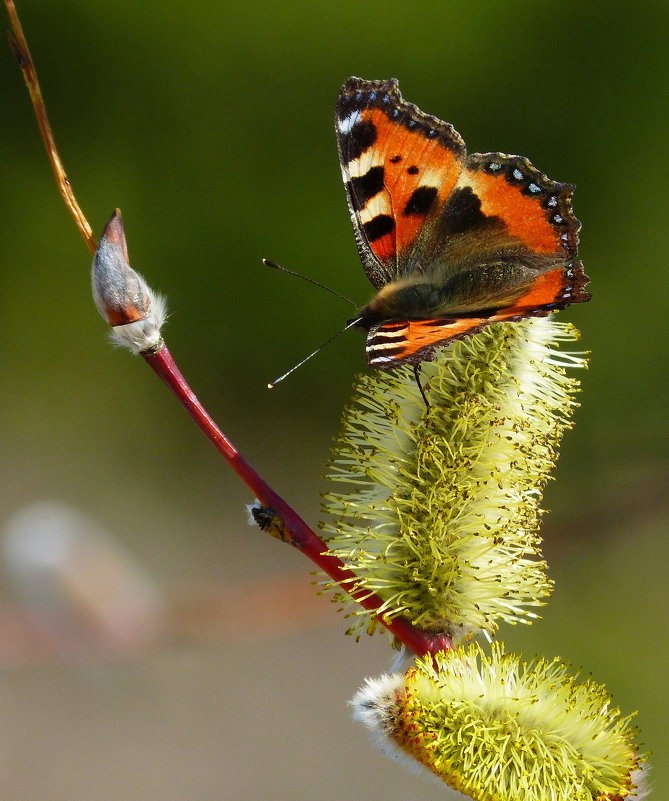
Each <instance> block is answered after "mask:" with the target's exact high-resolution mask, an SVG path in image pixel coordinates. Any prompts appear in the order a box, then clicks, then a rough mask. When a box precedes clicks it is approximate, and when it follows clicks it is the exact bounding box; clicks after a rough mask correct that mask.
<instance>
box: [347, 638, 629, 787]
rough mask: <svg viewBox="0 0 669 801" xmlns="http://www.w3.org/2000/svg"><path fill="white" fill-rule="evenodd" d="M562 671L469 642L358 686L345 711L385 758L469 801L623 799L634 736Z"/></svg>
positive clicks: (595, 689) (601, 696) (591, 687)
mask: <svg viewBox="0 0 669 801" xmlns="http://www.w3.org/2000/svg"><path fill="white" fill-rule="evenodd" d="M567 670H568V669H567V666H566V665H565V664H564V663H563V662H561V661H560V660H559V659H554V660H547V659H536V660H534V661H532V662H528V663H525V662H522V661H521V659H520V657H518V656H515V655H514V654H507V653H504V649H503V647H502V646H501V645H493V647H492V654H491V655H490V656H486V655H485V654H484V653H483V652H482V650H481V648H480V646H479V645H474V644H472V645H469V646H467V647H465V648H458V649H452V650H450V651H447V652H439V653H438V654H436V656H435V657H434V658H433V657H431V656H428V657H425V658H423V659H418V660H417V661H416V663H415V666H414V667H413V668H411V669H409V670H408V671H407V673H406V674H404V675H402V674H399V673H398V674H394V675H391V676H387V675H386V676H381V677H379V678H378V679H368V680H367V683H366V685H365V686H364V687H363V688H362V689H361V690H359V691H358V693H357V695H356V696H355V698H354V699H353V700H352V701H351V705H352V706H353V710H354V717H355V718H356V719H358V720H360V721H362V722H363V723H364V724H365V725H366V726H367V727H368V728H369V729H370V732H371V733H372V735H373V737H374V738H375V739H377V740H378V742H379V745H380V746H381V748H382V750H383V751H384V752H386V753H387V754H388V755H389V756H394V757H396V758H399V759H402V761H406V762H407V763H408V764H409V765H410V766H411V767H414V768H416V769H417V770H420V766H421V765H422V766H424V767H425V768H427V769H428V770H429V771H431V772H432V773H434V774H436V775H437V776H438V777H439V778H440V779H442V780H443V781H444V782H446V784H448V785H450V786H451V787H453V788H454V789H456V790H459V791H460V792H462V793H465V794H466V795H469V796H471V797H472V798H474V799H477V801H545V799H552V801H594V799H599V800H601V801H604V799H607V800H608V801H612V800H613V799H616V800H617V799H623V798H625V797H626V796H628V795H629V794H631V793H632V792H633V791H634V789H635V784H634V782H635V780H637V779H638V777H639V774H640V771H639V764H640V763H641V762H643V757H639V755H638V746H637V745H636V744H635V743H634V738H635V736H636V729H634V728H633V727H632V725H631V723H630V718H629V717H621V714H620V711H619V710H618V709H617V708H615V707H613V706H612V705H611V698H610V696H609V694H608V693H607V691H606V689H605V688H604V687H603V686H602V685H600V684H596V683H595V682H594V681H591V680H588V681H585V682H582V683H578V682H577V680H576V678H575V677H574V676H571V675H569V673H568V672H567Z"/></svg>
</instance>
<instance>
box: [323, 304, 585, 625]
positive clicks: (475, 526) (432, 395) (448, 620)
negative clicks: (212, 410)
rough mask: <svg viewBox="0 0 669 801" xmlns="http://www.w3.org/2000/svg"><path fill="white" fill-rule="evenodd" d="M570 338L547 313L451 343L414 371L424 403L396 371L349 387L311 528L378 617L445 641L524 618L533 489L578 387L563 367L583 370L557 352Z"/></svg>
mask: <svg viewBox="0 0 669 801" xmlns="http://www.w3.org/2000/svg"><path fill="white" fill-rule="evenodd" d="M575 338H576V334H575V332H574V330H573V329H572V328H571V327H570V326H567V325H565V324H561V323H557V322H555V321H554V320H553V319H550V318H546V319H533V320H526V321H523V322H519V323H508V324H499V325H493V326H489V327H488V328H486V329H485V330H483V331H482V332H480V333H479V334H476V335H475V336H472V337H468V338H467V339H465V340H462V341H460V342H454V343H453V344H452V345H451V346H449V347H448V348H444V349H443V350H441V351H440V352H439V354H438V355H437V358H436V359H435V361H434V362H429V363H425V364H424V365H421V367H422V370H421V378H422V382H423V384H424V389H425V392H426V395H427V398H428V400H429V403H430V407H429V408H426V406H425V403H424V402H423V400H422V398H421V395H420V392H419V389H418V387H417V385H416V382H415V380H414V375H413V371H412V370H411V369H410V368H408V367H407V368H400V369H397V370H393V371H392V372H389V373H380V372H377V373H374V374H371V375H365V376H362V377H360V378H359V379H358V380H357V383H356V385H355V388H354V398H353V401H352V403H351V404H350V405H349V407H348V408H347V410H346V411H345V413H344V421H343V430H342V432H341V434H340V435H339V437H338V439H337V442H336V445H335V448H334V450H333V455H332V457H331V460H330V464H329V476H328V477H329V478H330V479H331V480H332V481H335V482H339V484H338V487H337V488H336V489H334V490H331V491H330V492H328V493H327V494H326V495H325V500H324V506H323V508H324V511H326V512H327V513H329V514H331V515H333V516H334V521H333V522H331V523H328V524H325V525H324V527H323V529H324V532H325V535H326V539H327V542H328V545H329V547H330V549H331V552H332V553H333V554H334V555H336V556H337V557H339V558H340V559H342V560H343V561H344V562H346V564H347V566H349V567H350V568H351V569H352V570H353V572H355V573H356V574H357V576H358V577H359V586H361V587H364V588H366V589H368V590H369V591H370V592H374V593H376V594H378V595H379V596H380V597H382V598H383V599H384V601H385V607H384V609H382V610H381V611H383V612H385V614H386V615H390V616H391V617H392V616H395V615H403V616H405V617H406V618H408V619H409V620H410V621H411V622H412V623H414V624H415V625H416V626H418V627H419V628H421V629H424V630H427V631H432V632H444V631H445V632H447V633H448V634H450V635H451V636H468V635H470V634H471V633H472V632H474V631H478V630H481V629H483V630H485V631H487V632H493V631H494V630H495V629H496V628H497V626H498V625H499V621H508V622H512V623H515V622H518V621H523V622H529V620H528V619H529V618H532V617H536V615H534V614H533V613H532V612H531V611H529V609H528V607H532V606H539V605H541V604H542V599H543V598H546V597H547V596H548V594H549V593H550V589H551V582H550V580H549V579H548V578H547V577H546V575H545V563H544V562H543V561H541V560H540V559H539V558H538V545H539V537H538V528H539V520H540V516H541V509H540V506H539V504H540V501H541V492H542V490H543V487H544V485H545V484H546V481H547V480H548V478H549V473H550V471H551V469H552V468H553V465H554V463H555V460H556V458H557V446H558V443H559V440H560V437H561V435H562V432H563V431H564V429H565V428H566V427H567V426H568V425H569V422H568V418H569V416H570V414H571V411H572V409H573V407H574V405H575V403H574V399H573V396H574V393H575V392H576V390H577V387H578V382H577V381H576V380H575V379H573V378H569V377H567V376H566V374H565V370H564V368H565V367H567V366H576V367H582V366H584V364H585V360H584V359H583V358H582V357H581V356H580V355H578V354H569V353H564V352H560V351H559V350H557V347H556V346H557V344H558V342H559V341H573V340H574V339H575ZM341 482H343V483H344V484H345V485H347V486H343V487H342V484H341ZM339 487H342V488H341V489H339ZM364 615H366V613H360V616H359V617H358V623H357V626H354V627H353V629H356V628H360V627H362V626H365V625H366V624H367V625H368V628H369V629H373V620H366V619H365V617H364Z"/></svg>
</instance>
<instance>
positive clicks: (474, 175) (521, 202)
mask: <svg viewBox="0 0 669 801" xmlns="http://www.w3.org/2000/svg"><path fill="white" fill-rule="evenodd" d="M335 121H336V129H337V144H338V148H339V158H340V161H341V168H342V173H343V176H344V181H345V183H346V193H347V197H348V205H349V210H350V213H351V219H352V221H353V227H354V229H355V239H356V242H357V245H358V251H359V253H360V259H361V260H362V263H363V266H364V268H365V272H366V273H367V277H368V278H369V280H370V281H371V282H372V284H373V285H374V287H375V288H376V289H377V290H378V294H377V295H376V296H375V297H374V298H373V299H372V301H371V302H370V303H369V305H367V306H365V307H364V308H363V309H361V311H360V312H359V314H358V318H357V319H356V320H355V324H356V325H359V326H361V327H362V328H365V329H366V330H367V332H368V333H367V347H366V351H367V360H368V362H369V364H370V365H372V366H373V367H380V368H392V367H397V366H398V365H400V364H405V363H414V364H415V363H417V362H420V361H423V360H426V359H431V358H433V356H434V351H435V349H436V348H438V347H439V346H441V345H445V344H446V343H448V342H450V341H451V340H452V339H458V338H462V337H464V336H467V335H469V334H472V333H474V332H476V331H479V330H480V329H481V328H483V327H484V326H486V325H489V324H490V323H496V322H504V321H511V320H514V321H515V320H521V319H523V318H525V317H543V316H545V315H547V314H550V313H551V312H552V311H555V310H556V309H562V308H564V307H565V306H567V305H569V304H570V303H582V302H583V301H587V300H590V295H589V293H588V292H586V291H585V286H586V284H587V283H588V281H589V278H588V276H587V275H586V274H585V272H584V271H583V265H582V264H581V262H580V261H578V259H577V246H578V230H579V228H580V223H579V221H578V220H577V219H576V217H575V216H574V213H573V211H572V207H571V197H572V194H573V191H574V187H573V186H572V185H571V184H561V183H557V182H556V181H551V180H550V178H547V177H546V176H545V175H544V174H543V173H541V172H539V171H538V170H537V169H535V168H534V167H533V166H532V165H531V164H530V162H529V161H528V160H527V159H526V158H522V157H521V156H509V155H506V154H504V153H472V154H471V155H469V156H468V155H467V153H466V150H465V143H464V142H463V140H462V137H461V136H460V134H459V133H458V132H457V131H456V130H455V129H454V128H453V126H452V125H449V123H447V122H442V121H441V120H439V119H437V118H436V117H432V116H430V115H429V114H425V113H424V112H422V111H421V110H420V109H419V108H418V107H417V106H414V105H413V104H411V103H407V102H405V101H404V100H403V99H402V95H401V94H400V91H399V88H398V82H397V81H396V80H395V79H392V80H389V81H364V80H362V79H361V78H349V79H348V81H346V83H345V84H344V86H343V87H342V89H341V92H340V94H339V99H338V100H337V106H336V114H335ZM351 322H353V321H351Z"/></svg>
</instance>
